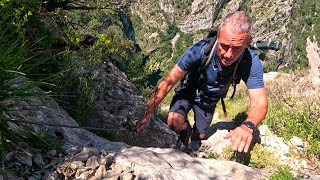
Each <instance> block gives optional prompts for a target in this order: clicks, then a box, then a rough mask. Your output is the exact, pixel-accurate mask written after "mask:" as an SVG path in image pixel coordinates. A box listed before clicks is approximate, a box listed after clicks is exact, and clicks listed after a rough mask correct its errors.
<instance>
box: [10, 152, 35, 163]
mask: <svg viewBox="0 0 320 180" xmlns="http://www.w3.org/2000/svg"><path fill="white" fill-rule="evenodd" d="M14 156H15V158H17V159H18V160H19V161H20V162H21V163H23V164H25V165H28V166H32V155H31V154H30V153H26V152H16V153H15V155H14Z"/></svg>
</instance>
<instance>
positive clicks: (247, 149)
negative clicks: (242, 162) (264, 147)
mask: <svg viewBox="0 0 320 180" xmlns="http://www.w3.org/2000/svg"><path fill="white" fill-rule="evenodd" d="M252 138H253V137H252V136H249V137H248V138H247V143H246V146H245V147H244V152H245V153H247V152H248V151H249V147H250V145H251V141H252Z"/></svg>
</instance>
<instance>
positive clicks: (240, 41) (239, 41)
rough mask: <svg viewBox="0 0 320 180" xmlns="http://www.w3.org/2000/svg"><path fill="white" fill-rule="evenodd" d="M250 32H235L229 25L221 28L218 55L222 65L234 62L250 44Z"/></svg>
mask: <svg viewBox="0 0 320 180" xmlns="http://www.w3.org/2000/svg"><path fill="white" fill-rule="evenodd" d="M250 41H251V38H250V36H249V34H248V33H233V32H232V31H231V30H230V28H229V27H228V25H225V26H223V27H222V28H221V29H220V32H219V36H218V51H217V54H218V57H219V60H220V63H221V65H222V66H230V65H231V64H232V63H234V62H235V61H236V60H237V59H238V58H239V57H240V55H241V54H242V52H243V51H244V50H245V48H246V47H247V46H248V45H249V44H250Z"/></svg>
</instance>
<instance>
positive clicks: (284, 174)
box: [269, 166, 296, 180]
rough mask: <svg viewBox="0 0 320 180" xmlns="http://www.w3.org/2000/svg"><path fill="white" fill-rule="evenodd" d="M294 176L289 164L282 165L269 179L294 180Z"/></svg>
mask: <svg viewBox="0 0 320 180" xmlns="http://www.w3.org/2000/svg"><path fill="white" fill-rule="evenodd" d="M294 179H296V178H294V176H293V175H292V173H291V172H290V168H289V167H288V166H284V167H280V168H279V169H278V170H276V172H274V173H272V174H271V176H270V177H269V180H294Z"/></svg>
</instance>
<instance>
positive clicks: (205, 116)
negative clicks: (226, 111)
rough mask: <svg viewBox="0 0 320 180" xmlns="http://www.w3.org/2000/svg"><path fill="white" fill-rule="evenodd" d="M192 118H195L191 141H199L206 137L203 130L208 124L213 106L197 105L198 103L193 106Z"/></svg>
mask: <svg viewBox="0 0 320 180" xmlns="http://www.w3.org/2000/svg"><path fill="white" fill-rule="evenodd" d="M193 111H194V118H195V126H194V127H195V129H196V130H195V133H194V134H193V135H192V136H191V139H192V140H193V141H199V140H203V139H207V137H206V135H205V132H206V129H207V128H208V127H209V126H210V124H211V121H212V118H213V112H214V108H207V107H199V106H198V105H194V106H193Z"/></svg>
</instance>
